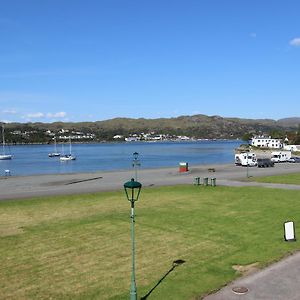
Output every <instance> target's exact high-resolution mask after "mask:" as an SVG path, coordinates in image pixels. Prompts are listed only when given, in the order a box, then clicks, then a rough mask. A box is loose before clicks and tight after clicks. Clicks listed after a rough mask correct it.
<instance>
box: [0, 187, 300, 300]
mask: <svg viewBox="0 0 300 300" xmlns="http://www.w3.org/2000/svg"><path fill="white" fill-rule="evenodd" d="M298 198H299V192H298V191H290V190H278V189H276V190H272V189H264V188H257V187H243V188H230V187H218V186H217V187H203V186H201V187H199V186H175V187H163V188H145V189H143V190H142V193H141V197H140V200H139V201H138V202H137V203H136V223H135V225H136V278H137V289H138V296H139V297H142V296H144V295H146V294H147V293H148V292H149V291H150V290H151V289H152V288H153V287H154V286H155V285H156V284H157V282H158V281H159V280H160V279H161V278H162V277H163V276H164V275H165V274H166V273H167V272H168V271H169V270H170V268H171V267H172V262H173V261H174V260H177V259H182V260H184V261H185V263H184V264H182V265H180V266H178V267H176V268H175V269H174V270H173V271H172V272H170V273H169V274H168V275H167V276H166V277H165V278H164V279H163V281H162V282H161V283H160V284H159V285H158V286H157V287H156V288H155V289H154V290H153V292H152V293H151V295H150V296H149V297H148V298H147V299H148V300H150V299H175V300H176V299H178V300H179V299H180V300H182V299H200V296H201V295H204V294H205V293H207V292H209V291H212V290H215V289H218V288H220V287H221V286H223V285H224V284H226V283H227V282H229V281H231V280H233V279H235V278H236V277H237V276H239V273H238V272H237V271H235V270H234V269H233V268H232V266H233V265H248V264H252V263H256V262H257V263H258V264H259V266H260V267H263V266H265V265H267V264H269V263H271V262H272V261H275V260H278V259H280V258H282V257H283V256H285V255H287V254H288V253H291V252H293V251H295V250H297V249H299V248H300V245H299V242H298V241H297V242H294V243H287V242H284V241H283V222H284V221H285V220H294V221H295V223H296V228H297V224H299V223H300V215H299V213H298V212H299V211H300V201H297V200H298ZM130 275H131V244H130V204H129V202H128V201H127V200H125V195H124V193H123V192H121V191H120V192H110V193H99V194H91V195H80V196H60V197H51V198H50V197H49V198H39V199H31V200H26V201H6V202H0V295H1V296H0V298H1V299H14V300H15V299H101V300H102V299H128V298H129V288H130Z"/></svg>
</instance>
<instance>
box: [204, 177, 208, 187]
mask: <svg viewBox="0 0 300 300" xmlns="http://www.w3.org/2000/svg"><path fill="white" fill-rule="evenodd" d="M203 185H205V186H208V177H204V178H203Z"/></svg>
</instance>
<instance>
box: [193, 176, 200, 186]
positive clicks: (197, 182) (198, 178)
mask: <svg viewBox="0 0 300 300" xmlns="http://www.w3.org/2000/svg"><path fill="white" fill-rule="evenodd" d="M194 185H200V177H195V178H194Z"/></svg>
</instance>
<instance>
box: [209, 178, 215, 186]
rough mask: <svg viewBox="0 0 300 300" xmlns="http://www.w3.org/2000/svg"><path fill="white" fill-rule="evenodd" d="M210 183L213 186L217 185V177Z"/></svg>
mask: <svg viewBox="0 0 300 300" xmlns="http://www.w3.org/2000/svg"><path fill="white" fill-rule="evenodd" d="M210 185H211V186H216V178H214V177H213V178H211V179H210Z"/></svg>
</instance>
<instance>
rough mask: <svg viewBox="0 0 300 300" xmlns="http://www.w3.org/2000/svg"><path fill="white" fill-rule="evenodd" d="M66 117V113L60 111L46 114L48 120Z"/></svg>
mask: <svg viewBox="0 0 300 300" xmlns="http://www.w3.org/2000/svg"><path fill="white" fill-rule="evenodd" d="M66 115H67V113H66V112H64V111H60V112H57V113H47V117H48V118H64V117H65V116H66Z"/></svg>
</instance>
